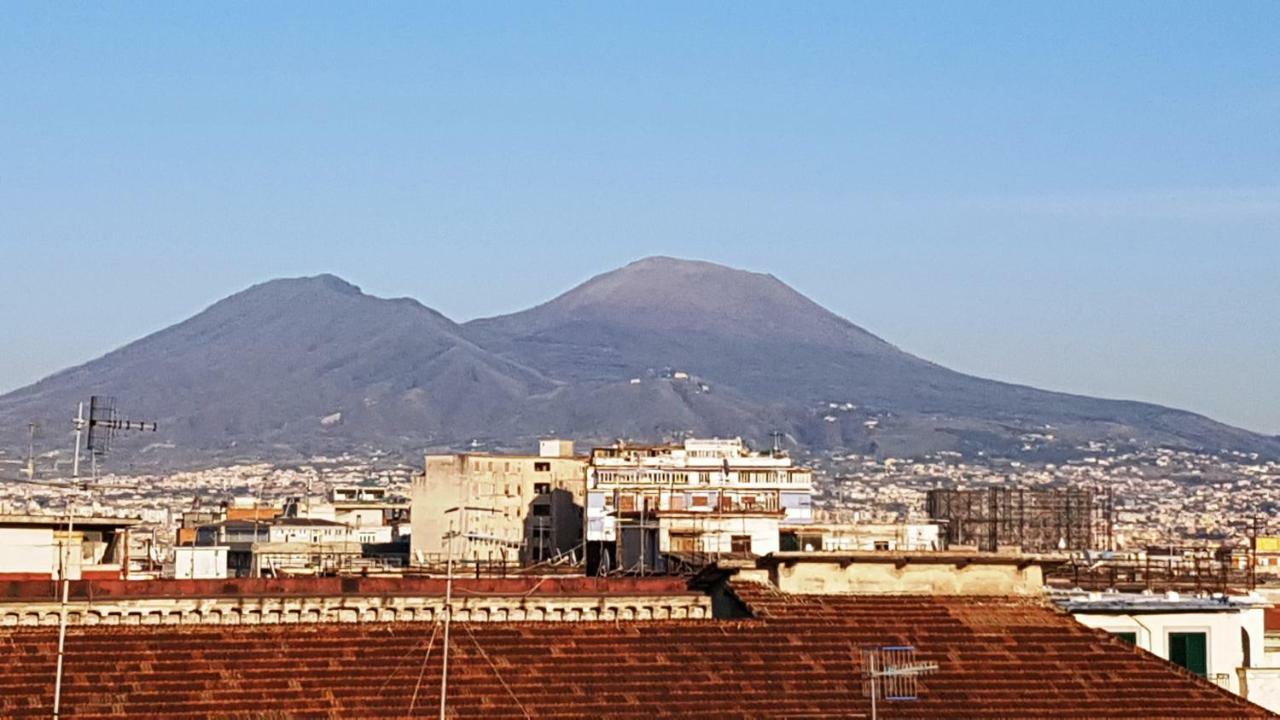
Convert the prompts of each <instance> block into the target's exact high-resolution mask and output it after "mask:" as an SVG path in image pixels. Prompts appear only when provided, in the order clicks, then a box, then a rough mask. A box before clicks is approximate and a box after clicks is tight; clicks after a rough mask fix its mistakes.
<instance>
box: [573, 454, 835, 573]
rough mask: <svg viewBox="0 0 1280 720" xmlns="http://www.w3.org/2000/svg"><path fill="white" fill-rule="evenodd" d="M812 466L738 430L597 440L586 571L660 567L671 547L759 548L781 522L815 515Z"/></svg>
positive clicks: (772, 540)
mask: <svg viewBox="0 0 1280 720" xmlns="http://www.w3.org/2000/svg"><path fill="white" fill-rule="evenodd" d="M812 492H813V475H812V473H811V471H809V470H808V469H806V468H802V467H797V466H796V465H795V464H794V463H793V462H792V460H791V458H789V457H787V456H786V455H785V454H783V453H780V452H775V453H759V452H752V451H751V450H750V449H749V448H748V447H747V446H746V445H745V444H744V443H743V442H742V440H741V439H739V438H730V439H720V438H712V439H688V440H685V441H684V443H682V444H681V445H677V446H632V445H626V444H622V443H619V444H617V445H614V446H611V447H603V448H596V449H595V450H593V451H592V453H591V460H590V464H589V465H588V467H587V530H586V541H587V563H588V572H592V573H597V572H607V571H610V570H614V569H622V570H624V571H630V570H640V571H642V572H643V571H649V570H657V571H661V570H664V569H665V563H666V557H667V556H669V555H673V554H675V555H681V556H690V555H692V556H696V555H723V554H744V555H765V554H768V553H770V552H775V551H777V550H778V542H779V536H778V527H779V524H780V523H784V522H785V523H788V524H805V523H808V522H810V521H812V519H813V510H812Z"/></svg>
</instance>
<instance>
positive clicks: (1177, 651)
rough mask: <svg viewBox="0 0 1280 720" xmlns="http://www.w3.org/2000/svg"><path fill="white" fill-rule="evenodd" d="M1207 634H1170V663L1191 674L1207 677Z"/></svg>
mask: <svg viewBox="0 0 1280 720" xmlns="http://www.w3.org/2000/svg"><path fill="white" fill-rule="evenodd" d="M1206 646H1207V643H1206V641H1205V634H1204V633H1202V632H1171V633H1169V661H1170V662H1172V663H1174V664H1177V665H1181V666H1182V667H1184V668H1186V669H1188V670H1190V671H1191V672H1193V673H1195V674H1197V675H1200V676H1202V677H1207V676H1208V674H1209V662H1208V660H1209V659H1208V654H1207V647H1206Z"/></svg>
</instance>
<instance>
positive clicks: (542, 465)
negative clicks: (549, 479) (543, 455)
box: [533, 462, 551, 472]
mask: <svg viewBox="0 0 1280 720" xmlns="http://www.w3.org/2000/svg"><path fill="white" fill-rule="evenodd" d="M533 471H534V472H551V463H549V462H535V463H534V464H533Z"/></svg>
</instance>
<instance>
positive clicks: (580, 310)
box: [468, 256, 891, 351]
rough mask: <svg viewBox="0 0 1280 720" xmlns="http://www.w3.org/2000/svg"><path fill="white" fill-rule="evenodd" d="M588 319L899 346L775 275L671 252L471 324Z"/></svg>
mask: <svg viewBox="0 0 1280 720" xmlns="http://www.w3.org/2000/svg"><path fill="white" fill-rule="evenodd" d="M584 323H585V324H591V325H596V326H598V327H601V328H606V329H610V331H624V332H642V333H643V332H667V331H680V332H692V333H697V334H701V335H704V336H707V337H722V338H730V337H732V338H750V337H758V336H760V337H766V338H770V339H775V340H786V341H792V342H803V343H817V344H822V345H833V344H834V345H840V346H843V347H847V348H857V349H859V350H863V351H870V350H888V349H891V346H889V345H888V344H887V343H885V342H884V341H882V340H880V339H879V338H877V337H875V336H874V335H871V334H870V333H868V332H866V331H864V330H862V329H861V328H858V327H857V326H856V325H853V324H852V323H850V322H849V321H847V320H845V319H843V318H841V317H839V316H837V315H835V314H833V313H831V312H830V311H828V310H826V309H825V308H823V307H822V306H820V305H818V304H817V303H815V302H813V301H812V300H810V299H809V298H807V297H805V296H804V295H802V294H801V293H799V292H797V291H796V290H795V289H793V288H792V287H791V286H789V285H787V284H786V283H784V282H782V281H781V280H778V279H777V278H776V277H774V276H772V275H768V274H764V273H757V272H751V271H748V270H740V269H737V268H731V267H727V266H724V265H719V264H716V263H713V262H707V261H704V260H685V259H681V258H674V257H668V256H653V257H646V258H642V259H640V260H636V261H634V262H632V263H629V264H627V265H625V266H623V267H621V268H618V269H616V270H611V271H609V272H605V273H602V274H600V275H597V276H595V277H593V278H591V279H589V280H587V281H586V282H584V283H582V284H580V285H578V286H577V287H575V288H573V289H571V290H569V291H568V292H565V293H563V294H561V295H560V296H558V297H556V298H554V299H552V300H551V301H549V302H546V303H544V304H542V305H539V306H538V307H535V308H532V309H530V310H526V311H524V312H521V313H516V314H514V315H507V316H503V317H498V318H488V319H484V320H477V321H473V322H472V323H469V324H468V325H469V326H470V327H472V328H473V329H479V330H480V331H481V332H485V331H487V330H488V329H491V328H492V329H497V330H499V331H500V332H502V331H503V330H502V328H508V329H511V328H516V327H519V328H521V330H519V331H517V332H519V333H522V334H526V335H527V334H536V333H539V332H541V331H544V330H549V329H551V328H555V327H559V326H565V325H570V324H573V325H582V324H584ZM508 331H510V330H508Z"/></svg>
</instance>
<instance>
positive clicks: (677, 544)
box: [671, 532, 698, 553]
mask: <svg viewBox="0 0 1280 720" xmlns="http://www.w3.org/2000/svg"><path fill="white" fill-rule="evenodd" d="M697 551H698V536H697V535H696V534H694V533H674V532H673V533H671V552H678V553H679V552H685V553H692V552H697Z"/></svg>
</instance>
